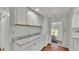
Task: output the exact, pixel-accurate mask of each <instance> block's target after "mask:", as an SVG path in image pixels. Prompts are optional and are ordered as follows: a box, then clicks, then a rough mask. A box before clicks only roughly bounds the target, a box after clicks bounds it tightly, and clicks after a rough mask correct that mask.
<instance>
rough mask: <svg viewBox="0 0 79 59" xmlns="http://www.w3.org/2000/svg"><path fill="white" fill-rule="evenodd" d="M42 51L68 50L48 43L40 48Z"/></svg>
mask: <svg viewBox="0 0 79 59" xmlns="http://www.w3.org/2000/svg"><path fill="white" fill-rule="evenodd" d="M42 51H69V49H68V48H64V47H61V46H58V45H51V44H48V45H47V46H46V47H44V48H43V49H42Z"/></svg>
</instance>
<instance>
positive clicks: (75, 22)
mask: <svg viewBox="0 0 79 59" xmlns="http://www.w3.org/2000/svg"><path fill="white" fill-rule="evenodd" d="M72 27H73V28H79V15H74V16H73V19H72Z"/></svg>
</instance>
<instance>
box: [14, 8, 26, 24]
mask: <svg viewBox="0 0 79 59" xmlns="http://www.w3.org/2000/svg"><path fill="white" fill-rule="evenodd" d="M25 18H26V10H25V8H24V7H16V8H14V19H15V24H26V19H25Z"/></svg>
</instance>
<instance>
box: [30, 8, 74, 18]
mask: <svg viewBox="0 0 79 59" xmlns="http://www.w3.org/2000/svg"><path fill="white" fill-rule="evenodd" d="M30 8H31V9H32V10H34V11H36V12H37V13H39V14H41V15H43V16H47V17H62V16H66V15H69V14H70V13H72V12H73V11H72V10H73V9H74V8H73V7H30ZM38 9H39V10H38Z"/></svg>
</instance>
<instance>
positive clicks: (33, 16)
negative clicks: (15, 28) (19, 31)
mask: <svg viewBox="0 0 79 59" xmlns="http://www.w3.org/2000/svg"><path fill="white" fill-rule="evenodd" d="M14 18H15V24H21V25H34V26H40V25H41V16H40V15H38V14H37V13H35V12H33V11H32V10H30V9H28V8H25V7H18V8H14Z"/></svg>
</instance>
